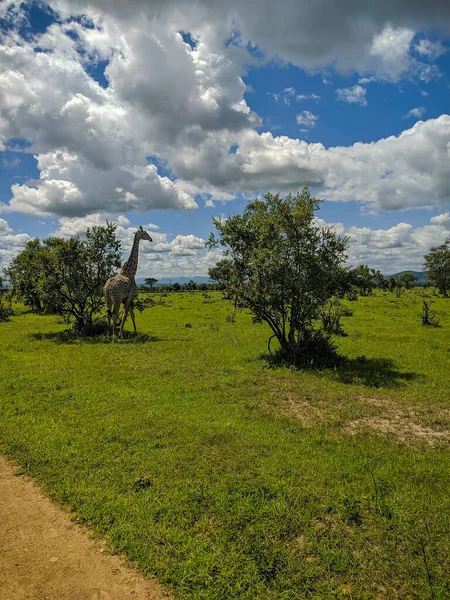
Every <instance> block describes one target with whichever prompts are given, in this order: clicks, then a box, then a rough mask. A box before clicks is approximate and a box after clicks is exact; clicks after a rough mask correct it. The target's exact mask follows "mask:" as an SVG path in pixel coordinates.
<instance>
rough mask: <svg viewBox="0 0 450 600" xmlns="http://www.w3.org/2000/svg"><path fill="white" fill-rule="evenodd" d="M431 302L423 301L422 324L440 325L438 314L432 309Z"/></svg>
mask: <svg viewBox="0 0 450 600" xmlns="http://www.w3.org/2000/svg"><path fill="white" fill-rule="evenodd" d="M431 304H432V303H431V302H427V301H426V300H424V301H423V304H422V311H421V313H420V316H421V318H422V325H428V326H430V327H439V319H438V318H437V316H436V314H435V313H434V312H433V311H432V310H431Z"/></svg>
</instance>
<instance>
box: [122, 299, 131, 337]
mask: <svg viewBox="0 0 450 600" xmlns="http://www.w3.org/2000/svg"><path fill="white" fill-rule="evenodd" d="M129 309H130V308H129V304H128V302H127V303H126V304H125V305H124V309H123V315H122V321H121V323H120V330H119V337H120V339H121V340H123V326H124V325H125V321H126V320H127V316H128V312H129Z"/></svg>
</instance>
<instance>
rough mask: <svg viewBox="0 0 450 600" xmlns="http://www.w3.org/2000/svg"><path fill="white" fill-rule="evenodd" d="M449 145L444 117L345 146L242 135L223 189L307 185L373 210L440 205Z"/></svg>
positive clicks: (448, 176) (447, 186) (449, 127)
mask: <svg viewBox="0 0 450 600" xmlns="http://www.w3.org/2000/svg"><path fill="white" fill-rule="evenodd" d="M449 144H450V116H448V115H442V116H441V117H439V118H438V119H430V120H428V121H424V122H418V123H416V124H415V125H414V126H413V127H412V128H411V129H408V130H406V131H404V132H402V133H401V134H400V135H399V136H390V137H388V138H385V139H381V140H378V141H377V142H371V143H364V144H363V143H356V144H354V145H353V146H348V147H343V146H335V147H332V148H325V147H324V146H323V145H322V144H319V143H310V144H308V143H306V142H305V141H302V140H299V139H291V138H289V137H287V136H278V137H274V136H273V135H272V134H271V133H269V132H265V133H263V134H261V135H258V134H257V133H256V132H247V133H246V134H245V136H243V138H242V141H241V144H240V146H239V148H238V151H237V160H238V161H240V162H241V163H242V166H241V169H242V171H241V173H240V174H239V177H238V179H237V180H234V181H229V182H228V187H229V188H230V187H236V188H240V189H246V190H249V191H250V190H258V189H271V190H277V191H278V190H280V191H287V190H296V189H299V188H301V187H302V186H303V185H305V184H309V185H311V186H313V187H315V188H317V193H318V195H319V196H321V197H324V198H327V199H329V200H340V201H345V200H356V201H359V202H361V203H363V204H365V205H366V206H368V207H370V208H371V209H373V210H400V209H406V208H411V207H414V206H441V205H442V204H444V203H445V202H449V201H450V191H449V190H450V163H449V154H448V152H449V151H448V148H449Z"/></svg>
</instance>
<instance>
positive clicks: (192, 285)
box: [184, 279, 197, 292]
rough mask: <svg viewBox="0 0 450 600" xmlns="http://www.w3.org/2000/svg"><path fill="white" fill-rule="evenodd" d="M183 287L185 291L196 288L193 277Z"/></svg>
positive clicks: (192, 290) (191, 290)
mask: <svg viewBox="0 0 450 600" xmlns="http://www.w3.org/2000/svg"><path fill="white" fill-rule="evenodd" d="M184 288H185V290H186V291H187V292H195V290H196V289H197V284H196V283H195V281H194V280H193V279H191V280H189V281H188V282H187V283H186V284H185V286H184Z"/></svg>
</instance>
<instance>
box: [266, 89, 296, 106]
mask: <svg viewBox="0 0 450 600" xmlns="http://www.w3.org/2000/svg"><path fill="white" fill-rule="evenodd" d="M271 95H272V96H273V98H274V99H275V102H279V103H281V104H286V106H290V104H291V100H292V98H293V97H294V96H295V95H296V91H295V89H294V88H293V87H288V88H285V89H284V90H283V91H282V92H279V93H278V94H271Z"/></svg>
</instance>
